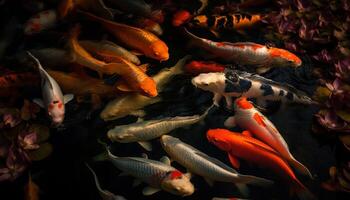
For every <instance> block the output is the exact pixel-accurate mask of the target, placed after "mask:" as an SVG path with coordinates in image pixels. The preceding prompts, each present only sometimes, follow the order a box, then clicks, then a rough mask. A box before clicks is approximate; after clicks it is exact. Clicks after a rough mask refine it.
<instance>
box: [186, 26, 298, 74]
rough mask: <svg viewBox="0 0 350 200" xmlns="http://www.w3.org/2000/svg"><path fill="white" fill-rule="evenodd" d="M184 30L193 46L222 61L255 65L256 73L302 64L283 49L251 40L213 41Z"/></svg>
mask: <svg viewBox="0 0 350 200" xmlns="http://www.w3.org/2000/svg"><path fill="white" fill-rule="evenodd" d="M185 32H186V34H187V35H188V37H189V38H190V44H191V45H192V46H193V47H196V48H201V49H203V50H204V51H206V53H207V54H209V55H211V56H212V57H215V58H218V59H221V60H222V61H224V62H229V63H236V64H240V65H249V66H255V67H256V68H257V72H258V73H265V72H267V71H268V70H270V69H271V68H272V67H299V66H300V65H301V64H302V61H301V60H300V58H298V57H297V56H296V55H294V54H293V53H291V52H289V51H287V50H284V49H279V48H275V47H269V46H266V45H261V44H256V43H253V42H237V43H230V42H214V41H212V40H208V39H204V38H200V37H197V36H195V35H193V34H192V33H190V32H188V31H187V30H186V29H185Z"/></svg>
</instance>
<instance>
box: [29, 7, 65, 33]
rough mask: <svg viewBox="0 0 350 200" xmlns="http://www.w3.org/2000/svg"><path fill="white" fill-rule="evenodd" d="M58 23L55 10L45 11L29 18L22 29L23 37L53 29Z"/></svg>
mask: <svg viewBox="0 0 350 200" xmlns="http://www.w3.org/2000/svg"><path fill="white" fill-rule="evenodd" d="M57 21H58V16H57V12H56V11H55V10H45V11H42V12H40V13H38V14H36V15H34V16H33V17H32V18H30V19H29V20H28V21H27V22H26V24H25V27H24V34H25V35H33V34H35V33H39V32H41V31H43V30H47V29H49V28H51V27H53V26H54V25H55V24H56V22H57Z"/></svg>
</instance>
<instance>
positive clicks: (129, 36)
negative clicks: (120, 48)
mask: <svg viewBox="0 0 350 200" xmlns="http://www.w3.org/2000/svg"><path fill="white" fill-rule="evenodd" d="M80 12H81V13H83V14H84V15H85V16H87V17H88V18H90V19H91V20H94V21H97V22H99V23H100V24H102V26H103V27H104V28H105V29H107V30H108V31H109V32H110V33H111V34H113V35H114V36H115V37H116V38H117V39H118V40H120V42H123V43H124V44H125V45H127V46H128V47H129V48H131V49H135V50H136V51H139V52H140V53H142V54H144V55H145V56H147V57H150V58H153V59H156V60H159V61H166V60H168V59H169V52H168V46H167V45H166V44H165V43H164V42H163V41H162V40H160V39H159V38H158V37H157V36H156V35H154V34H153V33H150V32H148V31H145V30H143V29H140V28H135V27H132V26H128V25H125V24H120V23H117V22H113V21H109V20H106V19H103V18H101V17H97V16H95V15H92V14H90V13H87V12H84V11H80Z"/></svg>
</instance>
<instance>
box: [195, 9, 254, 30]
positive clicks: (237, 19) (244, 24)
mask: <svg viewBox="0 0 350 200" xmlns="http://www.w3.org/2000/svg"><path fill="white" fill-rule="evenodd" d="M260 21H261V16H260V15H248V14H239V13H235V14H229V15H197V16H195V17H193V19H192V20H191V21H190V22H189V23H190V25H191V26H195V27H200V28H209V29H210V30H222V29H226V30H242V29H246V28H251V27H252V26H254V25H256V24H257V23H258V22H260Z"/></svg>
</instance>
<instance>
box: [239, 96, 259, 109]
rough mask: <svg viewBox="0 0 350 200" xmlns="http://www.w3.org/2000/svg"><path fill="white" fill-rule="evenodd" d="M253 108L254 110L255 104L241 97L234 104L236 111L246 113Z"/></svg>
mask: <svg viewBox="0 0 350 200" xmlns="http://www.w3.org/2000/svg"><path fill="white" fill-rule="evenodd" d="M253 108H254V106H253V104H252V103H251V102H250V101H248V99H247V97H240V98H238V99H236V100H235V103H234V109H235V111H246V110H250V109H253Z"/></svg>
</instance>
